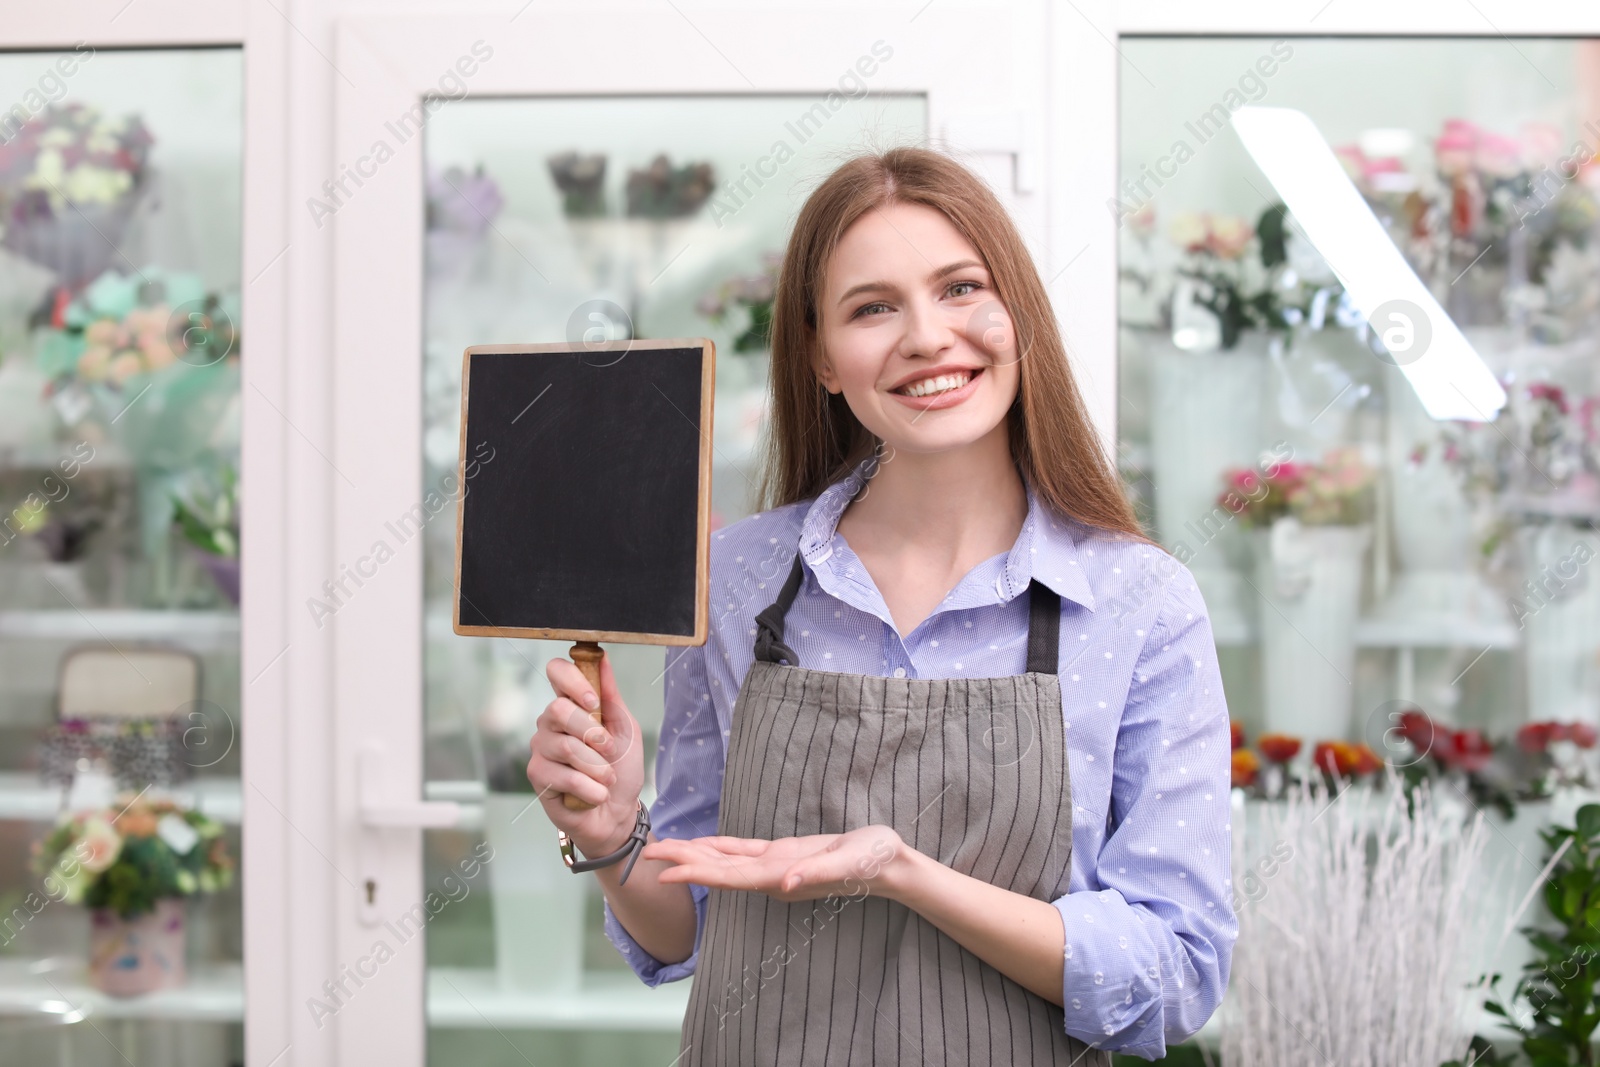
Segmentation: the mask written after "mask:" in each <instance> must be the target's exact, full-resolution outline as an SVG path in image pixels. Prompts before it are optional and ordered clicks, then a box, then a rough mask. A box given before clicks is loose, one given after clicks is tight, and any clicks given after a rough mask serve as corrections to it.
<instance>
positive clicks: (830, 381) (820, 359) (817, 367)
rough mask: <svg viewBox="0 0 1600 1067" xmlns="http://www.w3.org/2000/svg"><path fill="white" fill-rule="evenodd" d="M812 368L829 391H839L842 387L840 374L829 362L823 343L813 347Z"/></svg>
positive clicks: (818, 379)
mask: <svg viewBox="0 0 1600 1067" xmlns="http://www.w3.org/2000/svg"><path fill="white" fill-rule="evenodd" d="M811 370H812V372H813V373H815V374H816V376H817V381H819V382H821V383H822V387H823V388H824V389H826V390H827V391H828V392H830V393H837V392H839V390H840V389H841V388H842V386H840V385H839V378H838V376H837V375H836V374H834V373H833V367H832V365H831V364H829V362H828V356H827V353H825V352H823V350H822V346H821V345H817V346H816V347H815V348H813V349H812V355H811Z"/></svg>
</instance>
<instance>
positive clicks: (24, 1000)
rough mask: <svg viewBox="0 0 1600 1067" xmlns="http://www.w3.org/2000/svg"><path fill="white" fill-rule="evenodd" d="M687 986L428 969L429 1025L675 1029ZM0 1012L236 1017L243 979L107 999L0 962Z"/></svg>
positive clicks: (72, 979)
mask: <svg viewBox="0 0 1600 1067" xmlns="http://www.w3.org/2000/svg"><path fill="white" fill-rule="evenodd" d="M688 1003H689V982H688V981H683V982H673V983H670V984H667V985H663V986H660V987H658V988H655V989H652V988H650V987H649V986H646V985H645V984H644V983H642V982H640V981H639V979H637V978H635V977H634V976H633V974H632V973H631V972H593V973H591V974H589V975H587V976H586V977H585V979H584V982H583V984H582V985H581V986H580V987H579V988H578V989H575V990H562V991H551V992H540V991H535V990H517V989H506V988H503V987H502V986H501V985H500V982H499V979H498V977H497V976H496V973H495V971H494V970H493V968H469V967H430V968H428V1001H427V1005H428V1007H427V1011H428V1022H429V1024H430V1025H433V1026H439V1027H447V1028H452V1029H467V1030H471V1029H479V1028H486V1027H491V1026H493V1027H515V1028H518V1029H528V1030H596V1029H605V1030H633V1031H641V1030H643V1031H669V1032H672V1031H676V1030H677V1029H678V1028H679V1027H680V1026H681V1025H682V1022H683V1013H684V1010H685V1009H686V1008H687V1007H688ZM0 1015H10V1016H16V1015H53V1016H57V1017H59V1019H60V1021H61V1022H63V1023H72V1022H79V1021H82V1020H85V1019H171V1020H189V1021H194V1022H242V1021H243V1019H244V982H243V977H242V972H241V968H240V965H239V964H237V963H208V964H200V965H197V966H193V967H191V968H190V969H189V980H188V982H187V983H185V984H184V985H183V986H182V987H180V988H178V989H166V990H162V991H160V992H156V993H150V994H147V995H145V996H139V997H112V996H107V995H106V994H104V993H101V992H99V991H98V990H96V989H94V988H93V987H92V986H90V985H89V983H88V979H87V975H86V974H85V968H84V964H83V962H82V961H81V960H0Z"/></svg>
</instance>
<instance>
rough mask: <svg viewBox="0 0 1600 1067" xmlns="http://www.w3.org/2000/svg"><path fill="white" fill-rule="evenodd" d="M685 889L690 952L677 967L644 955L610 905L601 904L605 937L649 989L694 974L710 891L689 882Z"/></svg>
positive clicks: (704, 926)
mask: <svg viewBox="0 0 1600 1067" xmlns="http://www.w3.org/2000/svg"><path fill="white" fill-rule="evenodd" d="M688 885H689V895H690V896H691V897H693V898H694V951H693V952H691V953H690V954H689V958H688V959H686V960H683V961H682V962H680V963H662V962H661V961H660V960H658V959H656V958H655V957H654V956H652V955H650V953H648V952H646V951H645V950H644V948H643V947H641V946H640V944H639V942H637V941H635V940H634V939H633V935H631V934H629V933H628V931H627V930H626V929H624V928H623V925H622V921H621V920H620V919H618V918H617V916H616V913H615V912H613V911H612V910H611V902H610V901H605V915H606V923H605V927H606V937H607V938H608V939H609V940H610V941H611V943H612V944H613V945H615V946H617V951H618V952H620V953H622V958H623V959H625V960H627V961H628V966H629V967H632V968H633V973H634V974H637V975H638V976H639V979H640V981H642V982H644V984H645V985H647V986H651V987H652V988H653V987H655V986H658V985H660V984H661V983H662V982H676V981H678V980H679V979H680V978H688V977H689V976H690V975H692V974H694V968H695V963H696V962H697V961H698V960H699V959H700V933H701V931H703V930H704V929H705V928H706V898H707V897H708V896H709V895H710V892H711V891H710V890H709V889H707V888H706V887H705V886H703V885H696V884H695V883H693V882H690V883H688Z"/></svg>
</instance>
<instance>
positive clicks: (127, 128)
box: [0, 103, 154, 301]
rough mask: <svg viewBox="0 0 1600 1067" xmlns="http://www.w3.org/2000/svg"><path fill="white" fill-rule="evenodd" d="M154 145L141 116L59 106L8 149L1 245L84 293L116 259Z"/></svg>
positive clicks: (19, 132) (3, 166)
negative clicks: (115, 115)
mask: <svg viewBox="0 0 1600 1067" xmlns="http://www.w3.org/2000/svg"><path fill="white" fill-rule="evenodd" d="M153 143H154V138H153V137H151V135H150V131H149V130H147V129H146V128H145V126H144V123H143V122H142V121H140V119H139V118H138V116H136V115H125V116H122V117H120V118H110V117H107V116H105V115H102V114H101V113H100V112H99V111H96V110H95V109H94V108H92V107H88V106H86V105H84V104H79V103H71V104H51V105H50V106H49V107H47V108H45V109H44V111H42V112H40V113H39V114H37V115H35V116H33V117H32V118H31V119H29V120H28V121H27V122H25V123H23V124H22V125H21V126H20V127H18V128H17V129H16V131H15V133H14V134H13V135H12V136H11V137H10V138H9V139H7V140H6V142H5V143H4V144H0V244H4V245H5V247H7V248H9V249H10V250H12V251H13V252H16V253H17V254H18V255H21V256H23V257H24V258H26V259H28V260H30V261H32V262H34V263H37V264H39V265H40V266H42V267H45V268H47V269H49V270H53V271H55V272H56V273H57V274H58V275H60V276H61V284H62V285H63V286H64V287H65V289H66V291H67V292H68V293H70V292H76V291H77V290H78V289H79V287H81V285H82V284H83V283H84V282H85V281H87V280H88V279H90V278H92V277H94V276H95V275H96V274H98V273H100V271H102V270H103V269H104V268H105V265H106V264H107V263H109V262H110V261H111V257H112V256H114V255H115V254H116V247H117V245H118V243H119V242H120V240H121V236H122V230H123V228H124V227H125V226H126V224H127V221H128V219H129V218H130V217H131V215H132V206H133V203H134V200H135V198H136V197H137V195H138V193H139V192H140V190H141V189H142V188H143V186H144V184H145V179H146V176H147V169H148V168H147V164H148V158H149V154H150V146H151V144H153ZM60 298H61V295H60V294H58V297H57V300H58V301H59V300H60Z"/></svg>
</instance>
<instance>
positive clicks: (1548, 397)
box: [1528, 382, 1569, 415]
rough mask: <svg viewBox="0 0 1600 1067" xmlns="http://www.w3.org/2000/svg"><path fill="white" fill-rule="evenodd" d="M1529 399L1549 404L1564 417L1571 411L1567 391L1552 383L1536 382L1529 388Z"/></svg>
mask: <svg viewBox="0 0 1600 1067" xmlns="http://www.w3.org/2000/svg"><path fill="white" fill-rule="evenodd" d="M1528 399H1530V400H1537V401H1539V402H1540V403H1544V404H1549V405H1550V406H1551V407H1553V408H1555V409H1556V410H1557V411H1558V412H1560V413H1561V414H1563V415H1565V414H1566V413H1567V412H1568V410H1569V407H1568V404H1567V394H1566V391H1565V390H1564V389H1562V388H1561V386H1559V385H1555V384H1553V383H1551V382H1534V383H1533V384H1532V385H1530V386H1528Z"/></svg>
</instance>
